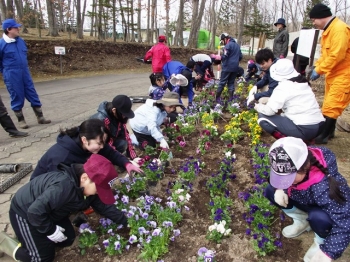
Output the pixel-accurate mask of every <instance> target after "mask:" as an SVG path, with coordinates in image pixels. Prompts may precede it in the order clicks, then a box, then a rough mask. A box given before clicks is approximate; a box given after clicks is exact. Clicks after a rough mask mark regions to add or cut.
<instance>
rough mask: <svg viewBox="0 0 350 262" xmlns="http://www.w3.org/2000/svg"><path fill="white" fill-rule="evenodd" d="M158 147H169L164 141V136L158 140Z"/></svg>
mask: <svg viewBox="0 0 350 262" xmlns="http://www.w3.org/2000/svg"><path fill="white" fill-rule="evenodd" d="M160 147H161V148H166V149H169V145H168V142H167V141H165V139H164V138H162V140H160Z"/></svg>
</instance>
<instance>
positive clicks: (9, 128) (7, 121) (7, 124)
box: [0, 114, 28, 137]
mask: <svg viewBox="0 0 350 262" xmlns="http://www.w3.org/2000/svg"><path fill="white" fill-rule="evenodd" d="M0 124H1V125H2V127H3V128H4V129H5V131H6V132H7V133H9V136H10V137H25V136H28V133H26V132H21V131H18V130H17V128H16V126H15V124H14V123H13V121H12V119H11V117H10V116H9V115H8V114H6V115H4V116H2V117H0Z"/></svg>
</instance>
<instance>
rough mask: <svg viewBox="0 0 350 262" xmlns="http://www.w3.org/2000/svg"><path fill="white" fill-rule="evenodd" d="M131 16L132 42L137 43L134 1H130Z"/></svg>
mask: <svg viewBox="0 0 350 262" xmlns="http://www.w3.org/2000/svg"><path fill="white" fill-rule="evenodd" d="M130 2H131V5H130V15H131V39H130V40H131V42H135V24H134V1H130Z"/></svg>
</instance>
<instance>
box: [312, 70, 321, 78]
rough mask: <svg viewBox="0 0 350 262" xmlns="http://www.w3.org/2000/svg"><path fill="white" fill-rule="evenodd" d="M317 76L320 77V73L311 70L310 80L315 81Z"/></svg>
mask: <svg viewBox="0 0 350 262" xmlns="http://www.w3.org/2000/svg"><path fill="white" fill-rule="evenodd" d="M319 77H320V75H319V74H317V72H316V71H315V69H314V70H312V73H311V75H310V80H311V81H315V80H316V79H318V78H319Z"/></svg>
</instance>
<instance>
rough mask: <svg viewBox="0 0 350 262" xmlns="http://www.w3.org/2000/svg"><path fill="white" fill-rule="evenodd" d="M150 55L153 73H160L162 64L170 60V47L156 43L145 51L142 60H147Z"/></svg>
mask: <svg viewBox="0 0 350 262" xmlns="http://www.w3.org/2000/svg"><path fill="white" fill-rule="evenodd" d="M151 57H152V72H153V73H162V71H163V66H164V65H165V64H166V63H167V62H169V61H171V56H170V49H169V47H168V46H167V45H166V44H165V43H163V42H159V43H158V44H156V45H154V46H152V48H151V49H150V50H148V52H147V53H146V55H145V57H144V61H147V60H148V59H150V58H151Z"/></svg>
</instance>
